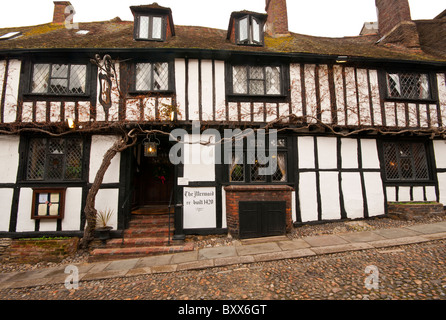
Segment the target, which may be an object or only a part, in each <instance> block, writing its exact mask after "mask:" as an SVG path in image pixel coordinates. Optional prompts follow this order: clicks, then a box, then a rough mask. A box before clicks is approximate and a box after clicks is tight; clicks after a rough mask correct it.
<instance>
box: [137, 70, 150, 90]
mask: <svg viewBox="0 0 446 320" xmlns="http://www.w3.org/2000/svg"><path fill="white" fill-rule="evenodd" d="M151 89H152V65H151V64H150V63H138V64H136V90H137V91H150V90H151Z"/></svg>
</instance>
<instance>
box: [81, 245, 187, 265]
mask: <svg viewBox="0 0 446 320" xmlns="http://www.w3.org/2000/svg"><path fill="white" fill-rule="evenodd" d="M193 250H194V244H193V243H186V244H184V245H179V246H162V247H161V246H149V247H129V248H97V249H94V250H92V252H91V255H90V258H89V261H90V262H95V261H107V260H115V259H130V258H140V257H146V256H154V255H160V254H168V253H178V252H186V251H193Z"/></svg>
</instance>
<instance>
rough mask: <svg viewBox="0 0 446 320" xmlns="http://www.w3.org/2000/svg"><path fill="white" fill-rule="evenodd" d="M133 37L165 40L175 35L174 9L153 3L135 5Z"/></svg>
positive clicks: (133, 8)
mask: <svg viewBox="0 0 446 320" xmlns="http://www.w3.org/2000/svg"><path fill="white" fill-rule="evenodd" d="M130 9H131V10H132V13H133V16H134V17H135V20H134V31H133V37H134V39H135V40H147V41H165V40H167V39H168V38H169V37H171V36H174V35H175V29H174V25H173V20H172V11H171V10H170V9H169V8H164V7H161V6H160V5H158V4H157V3H153V4H151V5H143V6H133V7H130Z"/></svg>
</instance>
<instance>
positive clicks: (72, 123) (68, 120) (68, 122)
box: [67, 118, 76, 129]
mask: <svg viewBox="0 0 446 320" xmlns="http://www.w3.org/2000/svg"><path fill="white" fill-rule="evenodd" d="M67 125H68V128H70V129H74V128H76V124H75V123H74V120H73V119H72V118H68V119H67Z"/></svg>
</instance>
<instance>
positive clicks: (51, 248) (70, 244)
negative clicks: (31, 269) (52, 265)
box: [1, 238, 79, 263]
mask: <svg viewBox="0 0 446 320" xmlns="http://www.w3.org/2000/svg"><path fill="white" fill-rule="evenodd" d="M9 241H10V242H9V246H8V248H6V249H5V250H4V252H3V254H2V256H1V257H2V259H3V260H6V261H10V262H17V263H37V262H41V261H45V262H60V261H62V260H63V259H64V258H66V257H68V256H70V255H72V254H74V253H75V252H76V250H77V248H78V243H79V238H70V239H61V240H20V239H17V240H12V241H11V240H9Z"/></svg>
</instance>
